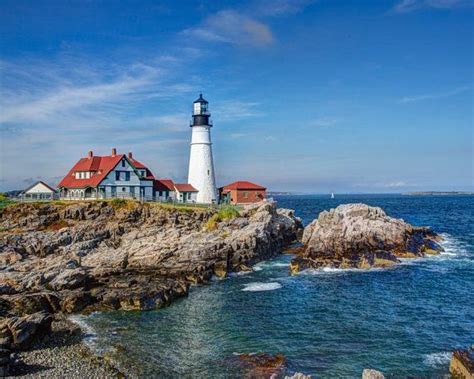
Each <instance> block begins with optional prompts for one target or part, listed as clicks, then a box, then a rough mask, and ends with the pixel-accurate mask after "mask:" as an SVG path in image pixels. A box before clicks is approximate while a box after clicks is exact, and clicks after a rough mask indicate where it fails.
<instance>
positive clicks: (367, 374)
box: [362, 368, 385, 379]
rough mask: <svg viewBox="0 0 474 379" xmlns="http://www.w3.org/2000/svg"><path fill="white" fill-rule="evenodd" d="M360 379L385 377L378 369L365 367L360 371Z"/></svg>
mask: <svg viewBox="0 0 474 379" xmlns="http://www.w3.org/2000/svg"><path fill="white" fill-rule="evenodd" d="M362 379H385V376H384V374H382V373H381V372H380V371H377V370H373V369H369V368H366V369H364V371H362Z"/></svg>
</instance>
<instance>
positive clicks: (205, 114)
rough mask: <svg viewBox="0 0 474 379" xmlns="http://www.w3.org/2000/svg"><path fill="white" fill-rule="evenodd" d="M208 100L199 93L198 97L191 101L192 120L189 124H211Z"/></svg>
mask: <svg viewBox="0 0 474 379" xmlns="http://www.w3.org/2000/svg"><path fill="white" fill-rule="evenodd" d="M210 116H211V114H210V113H209V102H208V101H207V100H206V99H204V98H203V97H202V93H201V94H199V99H197V100H196V101H195V102H194V103H193V121H192V122H191V126H212V125H211V124H210V123H209V117H210Z"/></svg>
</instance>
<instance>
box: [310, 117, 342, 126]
mask: <svg viewBox="0 0 474 379" xmlns="http://www.w3.org/2000/svg"><path fill="white" fill-rule="evenodd" d="M338 122H339V120H338V119H337V118H334V117H320V118H316V119H314V120H311V121H310V122H309V125H310V126H315V127H330V126H334V125H336V124H337V123H338Z"/></svg>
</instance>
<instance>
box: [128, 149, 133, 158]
mask: <svg viewBox="0 0 474 379" xmlns="http://www.w3.org/2000/svg"><path fill="white" fill-rule="evenodd" d="M128 157H129V158H130V159H133V154H132V152H131V151H130V152H129V153H128Z"/></svg>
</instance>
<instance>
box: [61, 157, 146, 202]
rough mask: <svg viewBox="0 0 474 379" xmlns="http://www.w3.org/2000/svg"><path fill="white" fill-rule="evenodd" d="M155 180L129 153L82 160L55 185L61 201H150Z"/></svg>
mask: <svg viewBox="0 0 474 379" xmlns="http://www.w3.org/2000/svg"><path fill="white" fill-rule="evenodd" d="M154 182H155V177H154V176H153V174H152V173H151V171H150V170H149V169H148V168H147V167H146V166H145V165H144V164H143V163H140V162H139V161H137V160H136V159H134V158H133V155H132V153H128V155H125V154H117V150H116V149H112V154H111V155H107V156H94V154H93V152H92V151H89V154H88V155H87V157H86V158H81V159H79V161H78V162H77V163H76V164H75V165H74V167H73V168H72V169H71V170H70V171H69V172H68V174H67V175H66V176H65V177H64V179H63V180H61V182H60V183H59V184H58V188H59V193H60V197H61V199H64V200H87V199H109V198H117V197H118V198H132V199H147V198H150V199H151V198H153V195H154V191H153V186H154Z"/></svg>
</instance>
